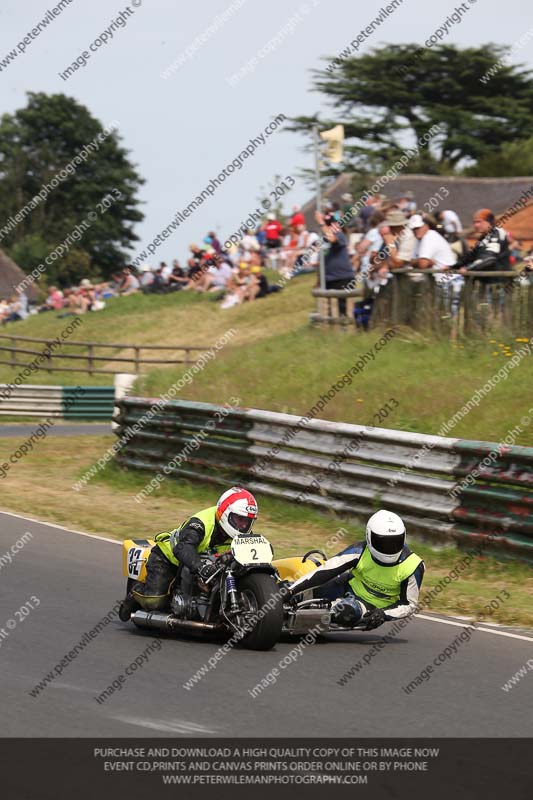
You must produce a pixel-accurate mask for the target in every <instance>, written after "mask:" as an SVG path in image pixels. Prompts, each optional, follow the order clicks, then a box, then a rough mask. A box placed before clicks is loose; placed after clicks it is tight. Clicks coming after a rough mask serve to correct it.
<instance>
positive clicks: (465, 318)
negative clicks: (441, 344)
mask: <svg viewBox="0 0 533 800" xmlns="http://www.w3.org/2000/svg"><path fill="white" fill-rule="evenodd" d="M433 276H435V277H433ZM461 277H462V276H460V275H458V274H457V273H447V272H445V273H443V272H441V271H438V270H429V269H427V270H420V269H411V268H409V267H406V268H402V269H398V270H394V271H393V272H392V274H391V277H390V278H389V280H388V281H387V283H386V284H385V285H384V286H382V287H381V288H380V289H379V292H378V293H377V295H372V294H371V293H370V292H367V291H365V288H364V286H363V285H362V284H361V285H360V286H355V287H354V288H353V289H351V290H350V291H346V290H327V289H320V288H316V289H313V292H312V294H313V296H314V297H315V298H316V299H317V308H316V311H315V312H313V313H312V314H311V315H310V321H311V322H312V323H314V324H327V325H340V326H344V327H345V328H347V327H349V326H352V325H353V324H354V316H353V310H354V306H355V305H356V304H357V303H361V304H362V303H364V302H365V301H368V299H369V298H370V302H371V303H372V311H371V325H393V326H394V325H404V326H407V327H411V328H413V329H415V330H420V331H425V332H431V333H434V334H436V335H446V334H455V335H457V334H463V335H465V336H472V335H476V334H480V335H483V334H486V333H488V332H489V331H490V330H491V329H493V328H495V327H502V328H505V329H506V330H508V331H509V332H511V333H512V334H513V335H515V336H524V337H527V338H531V336H533V283H531V282H530V281H528V280H527V279H524V278H523V277H521V276H519V275H518V273H517V272H509V271H506V272H500V271H498V272H497V271H493V272H475V273H468V274H467V275H465V276H464V280H461ZM339 300H343V301H344V302H345V305H346V311H345V313H344V314H342V313H341V312H340V310H339Z"/></svg>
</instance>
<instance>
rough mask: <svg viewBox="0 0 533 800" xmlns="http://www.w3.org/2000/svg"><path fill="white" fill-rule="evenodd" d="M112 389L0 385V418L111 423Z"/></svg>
mask: <svg viewBox="0 0 533 800" xmlns="http://www.w3.org/2000/svg"><path fill="white" fill-rule="evenodd" d="M114 397H115V390H114V388H113V386H40V385H37V384H35V385H31V384H23V385H20V386H14V385H13V384H0V415H4V416H6V415H9V416H14V417H15V416H20V417H43V416H47V417H62V418H64V419H77V420H96V419H104V420H111V417H112V415H113V406H114Z"/></svg>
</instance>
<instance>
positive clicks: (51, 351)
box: [0, 333, 208, 375]
mask: <svg viewBox="0 0 533 800" xmlns="http://www.w3.org/2000/svg"><path fill="white" fill-rule="evenodd" d="M8 342H10V344H8ZM36 345H40V349H37V347H36ZM56 348H57V351H56ZM63 348H73V349H76V348H77V350H78V352H71V353H65V352H63ZM207 349H208V348H207V347H193V346H185V345H160V344H104V343H102V342H72V341H67V340H65V341H61V342H60V343H59V344H58V343H57V342H56V340H54V339H35V338H32V337H30V336H16V335H13V334H12V335H9V334H3V333H2V334H0V364H4V365H7V366H10V367H13V368H14V369H19V370H20V369H23V368H24V367H28V366H30V364H32V363H33V362H34V361H35V358H36V357H39V356H40V357H41V358H40V359H39V363H38V367H39V369H40V370H41V369H42V370H44V371H45V372H84V373H85V374H88V375H117V374H119V373H123V372H134V373H135V374H139V373H140V371H141V369H142V367H144V366H145V365H150V366H152V365H154V364H164V365H165V366H172V365H174V364H192V363H194V360H195V354H196V355H197V356H198V355H199V354H200V353H205V351H206V350H207ZM82 351H83V352H82ZM101 351H109V352H105V353H102V352H101ZM128 351H132V355H131V356H128V355H127V352H128ZM146 351H155V352H156V354H160V355H164V354H165V353H166V354H168V355H167V356H166V357H163V358H151V357H150V353H148V357H145V355H144V353H145V352H146ZM117 353H120V355H116V354H117ZM171 353H177V354H178V357H174V358H171V357H170V354H171ZM43 356H44V358H43ZM32 357H33V360H32ZM65 360H67V361H69V362H73V366H66V365H65V364H64V363H63V362H64V361H65ZM77 362H82V363H77ZM102 363H104V364H106V365H111V367H113V366H114V365H115V364H117V365H118V366H119V369H112V368H109V367H108V368H106V369H100V368H99V365H102Z"/></svg>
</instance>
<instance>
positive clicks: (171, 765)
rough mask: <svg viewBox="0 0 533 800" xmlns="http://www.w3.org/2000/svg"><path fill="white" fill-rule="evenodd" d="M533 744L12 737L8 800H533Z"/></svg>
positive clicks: (3, 755)
mask: <svg viewBox="0 0 533 800" xmlns="http://www.w3.org/2000/svg"><path fill="white" fill-rule="evenodd" d="M532 746H533V740H531V739H529V740H525V739H498V740H496V739H390V740H387V739H251V738H250V739H195V740H190V739H185V738H175V739H163V738H161V739H157V738H154V739H121V740H117V739H101V740H93V739H34V740H30V739H3V740H1V743H0V767H1V769H2V771H1V775H2V785H1V797H2V799H3V800H20V798H26V797H27V798H33V797H36V798H42V799H43V800H46V799H47V798H50V800H52V798H53V800H62V798H67V797H68V798H72V797H76V800H83V798H86V797H87V798H89V797H90V798H92V797H102V798H107V797H116V798H118V797H120V798H122V797H128V799H130V798H131V799H132V800H133V798H141V797H142V798H143V800H146V797H147V796H153V797H157V798H160V797H167V796H168V797H173V796H176V797H178V796H179V797H182V798H195V797H199V798H200V797H204V796H205V797H207V796H209V797H214V796H216V797H235V792H237V793H238V794H240V790H242V794H241V796H243V797H244V796H245V795H244V792H248V795H247V796H249V792H250V790H252V791H253V792H254V797H257V796H259V797H272V798H275V799H276V800H279V798H281V797H292V796H294V793H295V791H298V789H299V788H300V789H304V790H305V792H306V797H324V796H326V792H327V796H335V797H352V798H353V797H355V796H357V797H366V798H368V800H370V798H372V800H379V798H392V797H395V798H396V797H397V798H403V797H406V798H412V797H413V796H431V798H432V800H434V799H435V798H439V797H446V798H447V800H449V797H450V796H453V795H454V794H455V796H456V797H458V798H468V800H473V798H477V797H480V798H481V797H483V800H490V798H492V797H498V798H500V797H501V793H502V792H504V791H506V787H507V789H508V788H509V785H510V784H509V781H511V785H512V792H513V800H520V798H529V799H530V798H532V797H533V770H532V768H531V752H532ZM30 752H31V769H29V768H28V753H30ZM59 776H60V777H59ZM415 792H416V793H417V794H414V793H415ZM429 793H431V794H429Z"/></svg>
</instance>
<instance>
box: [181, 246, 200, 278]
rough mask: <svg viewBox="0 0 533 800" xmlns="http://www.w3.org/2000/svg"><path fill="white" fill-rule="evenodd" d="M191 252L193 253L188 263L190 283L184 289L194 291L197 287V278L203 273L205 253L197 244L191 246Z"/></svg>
mask: <svg viewBox="0 0 533 800" xmlns="http://www.w3.org/2000/svg"><path fill="white" fill-rule="evenodd" d="M189 251H190V253H191V255H190V257H189V259H188V261H187V266H188V268H189V270H188V274H189V283H188V284H187V286H184V287H183V288H184V289H192V288H193V287H194V286H195V282H196V276H198V277H200V276H199V273H201V272H202V261H203V257H204V253H205V251H204V250H202V249H201V248H200V247H198V245H196V244H191V245H189Z"/></svg>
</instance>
